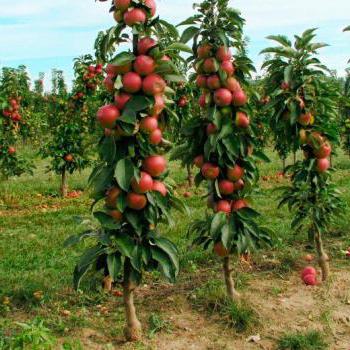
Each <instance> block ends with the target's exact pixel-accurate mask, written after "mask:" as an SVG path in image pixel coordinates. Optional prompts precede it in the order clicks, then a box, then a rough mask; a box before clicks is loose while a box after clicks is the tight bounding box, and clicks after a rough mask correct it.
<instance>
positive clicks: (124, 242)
mask: <svg viewBox="0 0 350 350" xmlns="http://www.w3.org/2000/svg"><path fill="white" fill-rule="evenodd" d="M115 243H116V245H117V247H118V250H119V251H120V253H121V254H122V255H124V256H126V257H128V258H131V256H132V252H133V250H134V246H135V242H134V241H133V239H132V238H131V237H130V236H128V235H126V234H123V235H120V236H117V237H115Z"/></svg>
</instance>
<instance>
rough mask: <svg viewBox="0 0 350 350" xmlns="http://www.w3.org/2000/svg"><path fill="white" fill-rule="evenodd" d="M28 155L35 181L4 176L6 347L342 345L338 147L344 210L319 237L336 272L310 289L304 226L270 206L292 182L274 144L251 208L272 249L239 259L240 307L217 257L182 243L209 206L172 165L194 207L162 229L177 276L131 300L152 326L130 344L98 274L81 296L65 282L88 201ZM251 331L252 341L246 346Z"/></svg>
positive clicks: (344, 270) (345, 182)
mask: <svg viewBox="0 0 350 350" xmlns="http://www.w3.org/2000/svg"><path fill="white" fill-rule="evenodd" d="M26 151H27V152H28V154H29V156H31V157H32V158H33V161H35V163H36V167H37V168H36V171H35V175H34V177H31V176H22V177H20V178H18V179H13V180H10V181H7V182H2V183H1V184H0V301H1V304H0V348H1V349H3V348H4V349H6V347H5V344H7V343H9V342H12V344H20V343H21V342H22V343H23V342H27V344H30V343H31V342H32V343H34V342H35V341H38V342H39V343H40V342H41V343H40V344H41V345H40V346H39V347H37V348H35V347H34V346H33V347H31V345H29V347H27V348H28V349H45V348H47V349H74V350H75V349H125V350H126V349H135V350H136V349H159V350H163V349H164V350H165V349H167V350H184V349H186V350H190V349H198V350H203V349H212V350H225V349H232V350H233V349H235V350H241V349H242V350H243V349H244V350H245V349H301V350H303V349H305V350H306V349H335V350H338V349H339V350H348V349H349V347H350V316H349V315H350V289H349V285H350V270H349V265H350V259H347V258H346V257H345V253H344V251H345V250H347V248H348V247H350V238H349V237H350V236H349V229H350V228H349V219H348V218H349V215H350V192H349V191H348V189H349V186H350V159H349V157H348V156H346V155H344V154H343V153H342V152H341V151H339V155H338V157H336V158H335V159H334V164H335V166H336V168H337V172H336V173H335V174H334V179H335V181H336V183H337V185H338V186H339V189H340V190H341V191H342V196H343V198H344V199H345V202H346V215H345V217H344V218H343V219H340V220H338V222H337V225H336V226H335V227H334V228H333V230H332V232H331V233H330V234H329V235H327V236H326V238H325V242H326V248H327V251H328V253H329V255H330V257H331V267H332V273H333V274H332V277H331V279H330V280H329V282H327V283H326V284H324V285H320V286H317V287H306V286H304V285H303V284H302V282H301V280H300V270H301V268H302V267H303V266H305V265H306V264H307V263H306V262H305V261H304V260H303V257H304V256H305V254H308V253H310V251H308V250H307V249H306V246H307V243H308V242H307V233H306V232H298V233H297V234H296V235H295V234H294V233H293V232H292V231H291V229H290V220H291V215H290V214H289V213H288V211H287V209H281V210H277V203H278V201H277V198H278V192H276V188H277V187H278V186H280V185H283V184H284V183H286V182H287V181H288V179H285V178H283V177H281V176H278V175H277V173H278V172H279V171H280V167H281V162H280V161H279V160H278V158H277V156H276V154H274V153H273V152H272V151H270V152H269V156H270V158H271V160H272V162H271V163H269V164H261V165H260V168H261V176H262V178H261V183H260V185H261V189H260V191H259V192H258V193H257V194H256V195H255V196H254V198H256V201H255V203H254V207H255V208H256V209H258V210H259V211H260V212H261V213H262V214H263V218H264V220H265V222H264V224H265V225H267V226H268V227H269V228H270V229H272V230H273V231H274V232H275V237H274V247H273V248H271V249H269V250H267V251H266V250H264V251H261V252H257V253H255V254H254V255H253V256H252V261H251V262H250V264H249V263H246V262H245V261H243V260H242V261H237V263H236V264H235V279H236V281H237V284H238V288H239V289H240V290H241V292H242V295H243V301H242V303H241V304H240V305H234V304H231V303H230V302H228V301H227V300H226V299H225V290H224V285H223V283H222V271H221V261H220V260H219V259H218V258H217V257H216V256H214V254H213V253H212V252H203V251H202V250H200V248H195V247H194V248H193V247H189V242H190V240H189V239H188V238H186V232H187V228H188V225H189V223H190V222H191V220H192V219H193V218H195V217H198V216H202V215H204V213H205V206H206V203H205V200H204V199H203V198H202V195H203V194H204V193H205V189H204V188H198V189H192V188H188V186H187V182H186V179H185V178H186V173H185V172H183V169H182V167H181V166H180V164H178V163H171V165H170V168H171V173H172V178H173V179H174V180H175V181H176V183H177V184H178V187H177V192H178V195H179V196H181V197H183V196H184V194H185V193H186V192H190V193H191V196H190V197H188V198H184V200H185V201H186V203H187V205H188V206H189V207H190V209H191V215H190V216H184V215H183V214H179V213H175V222H176V226H175V227H173V228H169V227H167V226H163V227H162V228H161V229H162V232H163V234H164V235H166V236H168V237H170V238H171V239H173V240H174V241H176V243H177V244H178V246H179V247H180V250H181V261H182V269H181V274H180V276H179V278H178V282H177V283H176V284H175V285H170V284H168V283H166V282H165V281H164V280H163V279H162V278H161V277H160V274H158V273H152V274H148V275H146V278H145V281H144V284H143V285H142V287H141V288H140V289H139V290H138V292H137V300H136V302H137V304H138V312H139V316H140V319H141V320H142V321H143V322H142V323H143V324H144V325H145V326H147V329H144V338H143V340H142V341H141V342H139V343H134V344H126V343H124V341H123V334H122V331H123V327H124V315H123V306H122V300H121V298H119V297H117V296H113V295H109V294H105V293H103V292H101V279H102V276H96V277H95V279H92V280H89V279H86V280H84V282H83V284H82V286H81V288H82V290H81V291H79V292H75V291H74V290H73V289H72V271H73V267H74V265H75V262H76V261H77V259H78V257H79V255H80V253H81V252H82V251H83V249H84V248H85V247H84V246H83V244H81V246H80V247H79V248H64V247H63V242H64V240H65V239H66V238H67V237H68V236H70V235H71V234H74V233H78V232H81V231H82V230H83V229H84V227H83V226H79V224H78V223H77V222H76V221H75V220H74V217H75V216H81V215H84V216H87V215H88V214H89V206H90V204H91V199H89V197H88V194H87V193H84V194H82V195H81V196H80V197H78V198H66V199H60V198H59V196H58V188H59V178H58V177H57V176H55V175H54V174H50V173H49V174H48V173H46V165H47V164H46V163H45V162H43V161H41V160H39V159H36V158H35V156H34V155H33V154H32V153H31V152H30V151H28V150H26ZM290 162H291V159H289V163H290ZM89 172H90V170H89V169H88V170H86V171H84V172H83V173H82V174H77V175H74V176H73V177H71V178H70V188H71V190H78V191H80V190H81V191H82V190H83V189H84V188H85V187H86V182H87V178H88V175H89ZM311 253H312V254H314V252H313V251H312V252H311ZM313 264H314V265H317V264H316V262H313ZM87 281H90V282H87ZM41 320H42V321H43V323H42V322H41ZM23 323H25V324H26V325H27V326H28V327H27V328H24V326H23ZM155 333H157V337H155V336H154V335H155ZM257 335H259V336H257ZM250 336H257V337H255V338H251V340H253V341H252V342H247V338H249V337H250ZM41 337H46V339H47V340H42V339H41ZM40 339H41V340H40ZM259 339H260V340H259ZM254 340H256V342H254ZM22 343H21V344H22ZM50 343H51V344H54V345H50ZM45 344H46V345H47V347H45V346H46V345H45ZM295 344H296V345H295ZM1 346H3V347H1ZM293 346H294V347H293ZM296 346H299V347H296ZM19 348H21V347H19Z"/></svg>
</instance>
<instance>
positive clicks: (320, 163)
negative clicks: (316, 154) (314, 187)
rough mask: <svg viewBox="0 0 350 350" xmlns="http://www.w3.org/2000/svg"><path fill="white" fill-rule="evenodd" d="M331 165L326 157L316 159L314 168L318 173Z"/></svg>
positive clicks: (323, 171)
mask: <svg viewBox="0 0 350 350" xmlns="http://www.w3.org/2000/svg"><path fill="white" fill-rule="evenodd" d="M330 167H331V163H330V162H329V160H328V159H327V158H321V159H317V163H316V170H317V171H318V172H319V173H325V172H326V171H327V170H328V169H329V168H330Z"/></svg>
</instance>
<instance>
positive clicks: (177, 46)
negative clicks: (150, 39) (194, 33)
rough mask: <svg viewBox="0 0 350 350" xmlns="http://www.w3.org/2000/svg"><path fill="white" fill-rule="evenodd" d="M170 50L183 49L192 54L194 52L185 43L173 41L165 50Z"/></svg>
mask: <svg viewBox="0 0 350 350" xmlns="http://www.w3.org/2000/svg"><path fill="white" fill-rule="evenodd" d="M168 51H183V52H187V53H191V54H192V53H193V52H192V49H191V48H190V47H189V46H187V45H186V44H184V43H173V44H171V45H169V46H167V48H166V49H165V50H164V52H168Z"/></svg>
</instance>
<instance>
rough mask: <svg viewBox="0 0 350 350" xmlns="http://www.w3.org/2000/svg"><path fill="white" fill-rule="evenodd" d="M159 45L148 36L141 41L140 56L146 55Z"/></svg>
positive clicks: (138, 49) (138, 50)
mask: <svg viewBox="0 0 350 350" xmlns="http://www.w3.org/2000/svg"><path fill="white" fill-rule="evenodd" d="M156 45H157V41H156V40H154V39H152V38H151V37H149V36H146V37H144V38H142V39H140V40H139V42H138V44H137V52H138V53H139V55H146V54H147V53H148V51H150V50H151V49H152V48H154V47H155V46H156Z"/></svg>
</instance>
